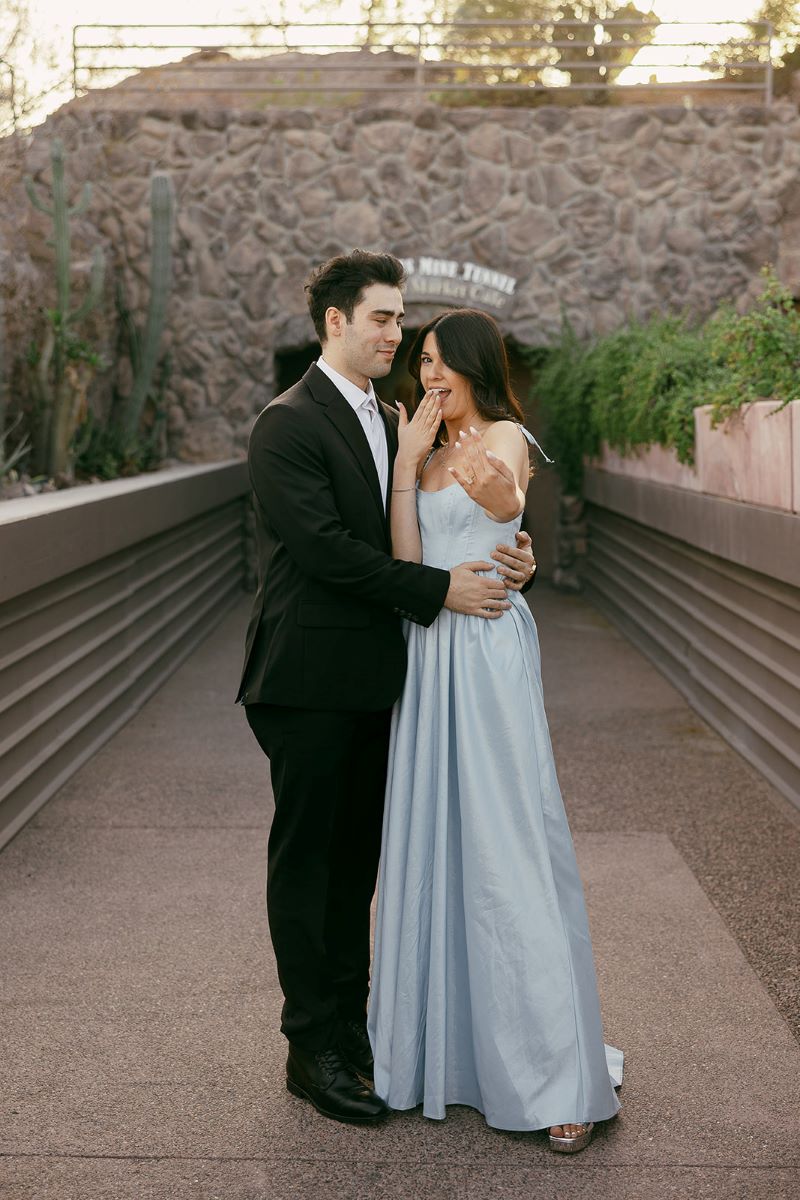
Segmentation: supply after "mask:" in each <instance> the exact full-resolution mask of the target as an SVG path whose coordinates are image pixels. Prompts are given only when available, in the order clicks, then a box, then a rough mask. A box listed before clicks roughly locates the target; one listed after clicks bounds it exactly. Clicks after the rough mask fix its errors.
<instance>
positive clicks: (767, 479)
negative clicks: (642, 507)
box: [592, 400, 800, 513]
mask: <svg viewBox="0 0 800 1200" xmlns="http://www.w3.org/2000/svg"><path fill="white" fill-rule="evenodd" d="M694 420H695V465H694V467H687V466H686V465H684V464H683V463H680V462H678V458H677V455H676V454H675V452H674V451H673V450H665V449H664V448H663V447H662V446H648V447H646V448H643V449H639V450H636V451H632V452H631V453H630V454H628V455H622V454H620V453H619V452H618V451H616V450H612V449H611V448H610V447H608V446H604V447H603V451H602V454H601V455H600V457H599V458H598V459H596V460H595V461H594V463H593V464H592V465H593V466H595V467H599V468H600V469H602V470H604V471H609V472H611V473H612V474H616V475H625V476H628V477H629V478H633V479H642V480H648V481H649V482H650V483H663V484H668V485H670V486H672V487H680V488H684V489H686V490H688V491H694V492H703V493H705V494H706V495H709V496H723V497H725V498H726V499H729V500H740V501H743V502H745V503H748V504H758V505H763V506H765V507H767V508H777V509H780V510H782V511H784V512H795V513H796V512H800V401H797V400H795V401H794V402H793V403H792V404H790V405H788V406H787V407H785V408H783V409H781V408H780V405H779V404H778V403H777V402H776V401H774V400H759V401H756V403H754V404H748V405H745V406H744V407H743V408H742V409H741V410H740V411H739V412H738V413H736V414H735V415H734V416H733V417H731V418H730V419H729V420H728V421H726V422H725V424H723V425H718V426H717V427H716V428H713V427H712V424H711V405H710V404H705V405H702V406H701V407H699V408H696V409H695V414H694Z"/></svg>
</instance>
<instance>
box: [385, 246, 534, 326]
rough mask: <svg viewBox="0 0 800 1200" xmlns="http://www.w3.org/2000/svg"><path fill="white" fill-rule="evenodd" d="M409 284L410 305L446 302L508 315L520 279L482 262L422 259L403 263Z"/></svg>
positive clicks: (406, 290)
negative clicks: (414, 303) (484, 265)
mask: <svg viewBox="0 0 800 1200" xmlns="http://www.w3.org/2000/svg"><path fill="white" fill-rule="evenodd" d="M400 261H401V262H402V264H403V266H404V268H405V271H406V275H407V277H408V281H407V283H406V289H405V296H406V300H407V301H409V303H413V301H415V300H416V301H417V302H419V303H428V304H430V303H437V302H438V303H442V304H454V305H461V306H463V307H465V308H471V307H474V308H488V309H491V311H492V312H496V313H507V312H508V311H509V310H510V308H511V306H512V304H513V301H514V296H515V293H516V290H517V280H516V279H515V278H514V276H513V275H505V274H503V272H502V271H494V270H492V269H491V268H490V267H481V266H479V265H478V263H473V262H459V261H458V260H457V259H449V258H431V257H429V256H427V255H424V254H422V255H420V256H419V258H403V259H401V260H400Z"/></svg>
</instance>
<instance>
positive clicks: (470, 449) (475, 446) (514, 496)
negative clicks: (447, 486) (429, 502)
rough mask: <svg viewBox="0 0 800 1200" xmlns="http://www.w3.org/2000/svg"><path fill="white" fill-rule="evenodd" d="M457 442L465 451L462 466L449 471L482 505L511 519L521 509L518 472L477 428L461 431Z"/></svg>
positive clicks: (469, 494) (494, 514) (501, 517)
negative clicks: (486, 443) (515, 475)
mask: <svg viewBox="0 0 800 1200" xmlns="http://www.w3.org/2000/svg"><path fill="white" fill-rule="evenodd" d="M456 445H457V446H458V447H459V448H460V449H461V450H462V451H463V457H462V461H461V462H460V463H459V465H458V466H457V467H456V466H453V467H448V468H447V469H448V471H449V472H450V474H451V475H452V476H453V478H454V479H455V480H456V482H457V483H460V484H461V486H462V488H463V489H464V491H465V492H466V493H467V495H468V496H469V497H470V499H471V500H474V501H475V502H476V504H480V506H481V508H484V509H486V511H487V512H488V513H490V514H492V515H493V516H495V517H496V518H498V519H501V520H507V521H510V520H511V519H512V518H513V517H515V516H516V515H517V514H518V513H519V511H520V509H521V507H522V506H521V504H520V499H519V488H518V487H517V481H516V479H515V478H514V472H513V471H512V470H511V468H510V467H509V466H508V464H507V463H504V462H503V460H502V459H501V458H498V457H497V455H496V454H492V452H491V451H490V450H487V449H486V447H485V446H484V444H483V438H482V437H481V435H480V433H478V431H477V429H473V428H472V426H470V429H469V433H464V432H463V430H459V434H458V441H457V442H456Z"/></svg>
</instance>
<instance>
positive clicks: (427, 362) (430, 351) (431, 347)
mask: <svg viewBox="0 0 800 1200" xmlns="http://www.w3.org/2000/svg"><path fill="white" fill-rule="evenodd" d="M419 379H420V383H421V384H422V386H423V388H424V389H425V391H426V392H427V391H428V389H429V388H439V389H441V397H440V399H441V406H442V418H443V420H445V421H451V422H456V421H460V420H462V418H465V417H468V416H470V415H471V414H474V412H475V399H474V397H473V395H472V387H471V386H470V382H469V380H468V379H467V378H466V376H465V375H459V374H458V373H457V372H456V371H453V370H451V369H450V367H448V366H447V365H446V364H445V363H444V361H443V360H442V356H441V354H440V353H439V345H438V342H437V341H436V335H435V333H434V332H433V330H431V332H430V333H429V334H428V335H427V337H426V338H425V341H424V342H423V343H422V354H421V356H420V362H419Z"/></svg>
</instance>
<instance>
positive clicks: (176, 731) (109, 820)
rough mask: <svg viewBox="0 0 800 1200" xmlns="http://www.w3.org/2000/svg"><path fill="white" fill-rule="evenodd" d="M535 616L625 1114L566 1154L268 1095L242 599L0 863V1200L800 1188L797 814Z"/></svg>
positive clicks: (263, 937)
mask: <svg viewBox="0 0 800 1200" xmlns="http://www.w3.org/2000/svg"><path fill="white" fill-rule="evenodd" d="M533 607H534V611H535V613H536V615H537V619H538V621H539V627H540V634H541V639H542V646H543V657H544V661H545V696H546V698H547V702H548V711H549V714H550V719H551V725H552V729H553V736H554V741H555V745H556V753H557V757H558V763H559V771H560V775H561V780H562V786H563V788H564V792H565V795H566V798H567V802H568V807H569V810H570V814H571V820H572V826H573V830H574V832H575V839H576V845H577V848H578V853H579V858H580V862H581V867H582V871H583V876H584V883H585V887H586V893H587V900H588V904H589V910H590V918H591V922H592V930H593V937H594V944H595V953H596V958H597V964H598V971H599V975H600V990H601V996H602V1001H603V1009H604V1016H605V1025H606V1037H607V1040H609V1041H611V1042H613V1043H614V1044H616V1045H618V1046H620V1047H622V1048H623V1049H624V1050H625V1052H626V1057H627V1064H626V1066H627V1069H626V1077H625V1086H624V1088H623V1091H622V1096H621V1098H622V1100H623V1103H624V1107H623V1111H622V1113H621V1115H620V1117H619V1118H618V1119H617V1120H616V1121H615V1122H612V1123H610V1124H609V1125H608V1126H606V1127H604V1128H602V1130H601V1132H600V1134H599V1136H598V1137H597V1138H596V1139H595V1142H594V1143H593V1145H592V1146H591V1147H590V1148H589V1149H588V1150H587V1151H586V1152H585V1153H584V1154H581V1155H578V1156H576V1157H575V1158H574V1159H573V1158H569V1157H560V1156H556V1155H553V1154H551V1153H550V1152H549V1150H548V1149H547V1146H546V1141H545V1139H544V1137H543V1136H542V1135H541V1134H501V1133H497V1132H495V1131H493V1130H490V1129H488V1128H487V1126H486V1125H485V1124H484V1122H483V1120H482V1118H481V1117H480V1116H479V1115H478V1114H477V1113H475V1112H473V1111H471V1110H469V1109H466V1108H453V1109H451V1110H450V1114H449V1115H448V1118H447V1120H446V1121H445V1122H443V1123H438V1122H430V1121H426V1120H425V1119H424V1118H423V1117H422V1116H421V1115H420V1112H419V1111H416V1112H413V1113H408V1114H397V1115H395V1116H393V1117H392V1119H391V1120H390V1121H389V1122H387V1123H386V1125H384V1126H383V1127H381V1128H379V1129H377V1130H360V1129H354V1128H350V1127H346V1126H341V1125H337V1124H335V1123H333V1122H330V1121H326V1120H324V1119H323V1118H321V1117H319V1116H317V1115H316V1114H315V1113H314V1112H313V1110H311V1109H310V1108H309V1107H308V1106H306V1105H304V1104H303V1103H301V1102H300V1101H298V1100H296V1099H294V1098H293V1097H291V1096H289V1095H288V1094H287V1093H286V1091H285V1090H284V1088H283V1065H284V1059H285V1047H284V1044H283V1042H282V1039H281V1037H280V1035H279V1034H278V1032H277V1025H278V1012H279V1006H280V994H279V991H278V988H277V984H276V977H275V970H274V964H273V961H272V956H271V951H270V947H269V941H268V937H267V929H266V922H265V918H264V915H263V911H262V894H263V885H264V854H265V840H266V834H267V828H268V822H269V795H268V788H267V782H266V770H265V765H264V763H263V761H262V759H261V757H260V754H259V752H258V750H257V748H256V746H255V743H254V742H253V741H252V740H251V735H250V733H249V730H248V729H247V727H246V724H245V721H244V717H243V714H242V712H241V711H240V710H239V709H237V708H235V707H234V705H233V704H232V703H231V699H232V696H233V693H234V690H235V682H236V675H237V671H238V667H239V662H240V652H241V642H242V635H243V629H244V625H245V621H246V616H247V604H246V603H243V604H242V606H241V607H240V608H239V609H238V610H237V611H236V612H235V613H234V614H232V615H231V616H230V617H229V618H228V619H226V620H225V622H224V623H223V624H222V625H221V626H220V627H219V629H218V630H217V632H216V633H215V634H214V636H213V637H212V638H211V639H210V640H209V641H208V642H207V643H206V644H205V645H204V646H203V647H202V648H201V650H199V651H198V652H196V653H195V654H194V655H193V656H192V657H191V659H190V660H188V661H187V662H186V663H185V664H184V666H183V667H182V669H181V670H180V671H179V672H178V673H177V674H176V675H175V676H174V678H173V679H172V680H171V682H170V683H169V684H168V685H167V686H166V687H164V688H163V689H162V690H161V691H160V692H159V693H158V694H157V695H156V696H155V697H154V698H153V699H152V700H151V701H150V702H149V704H148V705H147V706H146V708H145V709H144V710H143V711H142V712H141V713H140V714H139V715H138V717H136V718H135V719H134V720H133V721H132V722H131V723H130V724H129V725H128V726H127V727H126V728H125V729H124V730H122V731H121V732H120V733H119V734H118V735H117V736H116V737H115V738H114V739H113V741H112V742H110V743H109V744H108V745H107V746H106V747H105V749H104V750H103V751H102V752H101V753H100V754H98V755H97V756H96V758H95V759H94V760H93V761H92V762H91V763H90V764H88V765H87V766H86V767H85V768H84V769H83V770H82V771H81V772H80V774H79V775H77V776H76V777H75V778H74V779H73V780H72V781H71V782H70V783H69V784H68V785H67V786H66V787H64V788H63V790H62V791H61V792H60V794H59V795H58V796H57V797H56V798H55V799H54V800H53V801H51V802H50V804H48V805H47V806H46V808H45V809H43V810H42V812H41V813H40V814H39V816H38V817H37V818H36V820H35V821H34V822H33V823H32V824H30V825H28V826H27V827H26V828H25V829H24V830H23V831H22V832H21V833H20V834H19V835H18V837H17V838H16V839H15V840H14V841H13V842H12V843H11V844H10V845H9V846H8V847H6V849H5V850H4V851H3V852H2V854H0V904H2V913H3V920H2V929H0V954H1V955H2V957H0V1028H1V1029H2V1046H1V1048H0V1053H1V1054H2V1059H0V1061H1V1062H2V1068H1V1072H2V1086H1V1087H0V1196H1V1197H2V1200H22V1198H23V1197H24V1198H26V1200H44V1198H46V1197H53V1198H54V1200H73V1198H74V1200H94V1198H95V1197H101V1196H102V1197H114V1198H124V1200H127V1198H130V1200H150V1198H153V1200H161V1198H162V1197H163V1198H165V1200H166V1198H169V1200H183V1198H189V1197H191V1198H193V1200H212V1198H219V1200H262V1198H263V1200H294V1198H298V1200H300V1198H302V1200H305V1198H309V1200H311V1198H312V1197H313V1198H315V1200H328V1198H332V1197H337V1198H338V1200H456V1198H458V1200H489V1198H492V1200H517V1198H519V1200H523V1198H524V1200H538V1198H542V1200H544V1198H545V1197H546V1198H548V1200H571V1198H573V1197H574V1198H575V1200H579V1198H581V1200H582V1198H584V1197H587V1198H588V1197H592V1198H593V1200H605V1198H607V1197H608V1198H611V1200H629V1198H630V1200H661V1198H662V1197H680V1198H682V1200H683V1198H686V1197H692V1198H694V1197H713V1198H717V1197H719V1198H722V1197H725V1198H728V1197H742V1198H750V1197H752V1198H753V1200H755V1198H759V1200H760V1198H762V1197H767V1196H769V1197H770V1198H772V1200H783V1198H786V1200H789V1197H792V1198H796V1197H797V1196H798V1195H800V1046H799V1045H798V1041H797V1040H795V1039H796V1034H797V1032H798V1021H799V1020H800V1007H798V980H797V973H796V970H797V947H796V934H797V925H796V922H797V913H798V911H800V904H799V903H798V900H799V898H798V895H797V871H798V862H799V861H800V823H799V822H798V816H797V814H796V813H795V811H794V810H793V809H791V808H790V807H789V806H788V805H787V804H786V802H785V801H783V800H782V799H781V798H780V797H779V796H778V795H777V793H775V792H773V791H772V789H771V788H770V787H768V786H767V785H766V784H765V783H764V782H763V781H762V780H761V779H760V778H759V777H758V776H757V775H756V774H755V773H754V772H753V771H752V770H751V768H750V767H748V766H747V765H746V764H745V763H744V762H743V761H742V760H741V759H740V758H739V757H738V756H737V755H736V754H735V753H734V752H733V751H731V750H729V749H728V747H727V746H726V745H725V744H724V743H723V742H722V741H721V740H720V739H719V738H717V736H716V735H715V734H713V733H712V732H711V731H710V730H709V729H708V727H706V726H705V725H704V724H703V723H702V722H701V721H700V720H699V719H698V718H697V717H696V716H695V715H694V714H693V713H692V711H691V710H690V709H689V708H687V706H686V705H685V704H684V703H683V701H682V699H681V698H680V696H679V695H678V694H677V693H676V692H675V691H674V690H673V689H672V688H671V687H670V685H669V684H667V683H666V682H665V681H664V680H663V679H662V678H661V677H660V676H659V675H658V674H657V673H656V671H655V670H654V669H653V668H652V667H651V666H650V665H649V664H648V663H647V662H646V661H645V660H644V659H643V658H642V657H641V656H640V655H639V653H638V652H637V651H636V650H634V649H633V648H632V647H631V646H630V645H629V644H628V643H626V642H625V641H624V640H623V639H622V638H621V637H620V636H619V635H618V634H617V633H616V632H615V631H614V630H612V629H611V628H610V627H609V626H608V625H607V624H606V622H605V621H604V620H603V619H602V618H600V617H599V616H598V615H597V614H596V613H595V612H594V611H593V610H592V609H590V608H589V607H588V606H587V605H586V604H585V603H584V602H583V601H581V600H579V599H575V598H572V597H563V596H558V595H556V594H555V593H553V592H550V591H548V590H547V589H546V588H545V587H543V586H541V585H540V586H539V587H537V588H536V589H534V594H533ZM793 888H794V894H792V889H793ZM793 1022H794V1026H793ZM793 1028H794V1034H793Z"/></svg>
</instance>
